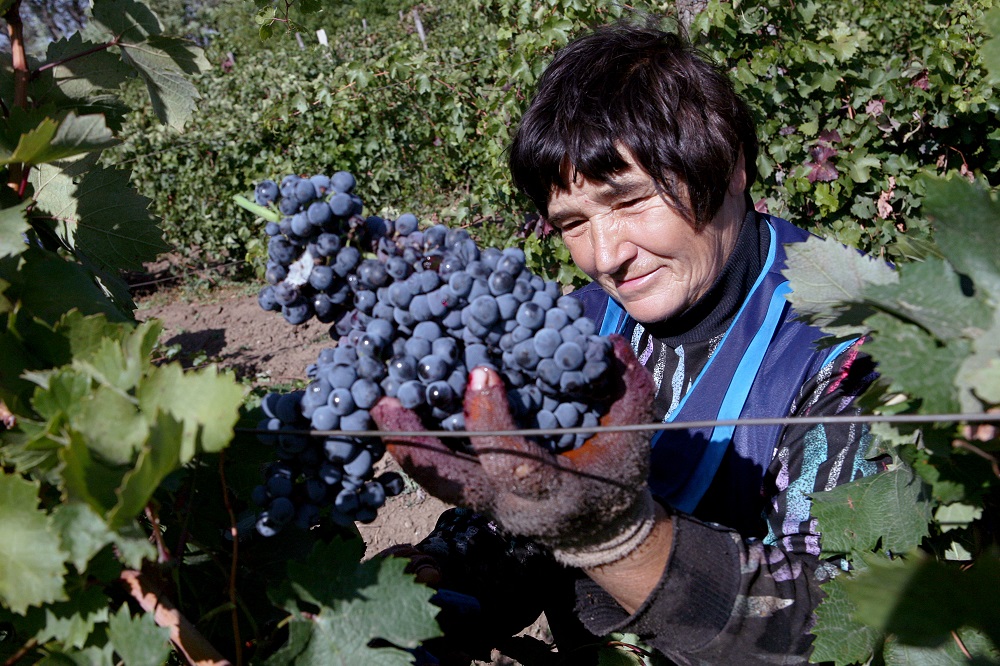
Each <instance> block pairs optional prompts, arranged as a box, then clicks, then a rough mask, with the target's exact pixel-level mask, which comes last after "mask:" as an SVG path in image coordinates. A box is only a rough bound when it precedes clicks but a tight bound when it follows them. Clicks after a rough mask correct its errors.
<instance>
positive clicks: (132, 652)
mask: <svg viewBox="0 0 1000 666" xmlns="http://www.w3.org/2000/svg"><path fill="white" fill-rule="evenodd" d="M108 640H109V641H110V642H111V645H112V646H114V649H115V652H116V653H117V654H118V656H119V657H121V658H122V662H124V664H125V666H159V665H160V664H163V663H164V662H166V660H167V657H168V656H169V655H170V652H171V647H170V629H168V628H167V627H159V626H157V624H156V621H155V620H154V619H153V616H152V615H150V614H149V613H143V614H141V615H137V616H136V617H132V615H131V613H129V609H128V604H123V605H122V607H121V608H119V609H118V612H117V613H114V614H113V615H112V616H111V617H110V619H109V620H108Z"/></svg>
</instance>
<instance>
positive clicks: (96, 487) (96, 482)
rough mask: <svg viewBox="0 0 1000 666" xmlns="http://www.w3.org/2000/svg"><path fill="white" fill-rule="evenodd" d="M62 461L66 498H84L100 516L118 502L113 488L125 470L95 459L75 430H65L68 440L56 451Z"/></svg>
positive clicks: (117, 484)
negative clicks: (65, 444) (67, 431)
mask: <svg viewBox="0 0 1000 666" xmlns="http://www.w3.org/2000/svg"><path fill="white" fill-rule="evenodd" d="M59 458H60V459H61V460H62V462H63V483H64V485H65V488H66V491H67V495H68V497H69V499H71V500H72V499H76V500H81V501H83V502H86V503H87V504H88V505H90V507H91V508H92V509H94V511H96V512H97V513H98V514H99V515H101V516H106V515H107V513H108V512H109V511H111V510H112V509H113V508H114V506H115V505H116V504H117V503H118V498H117V497H116V495H115V491H116V490H117V489H118V487H119V486H120V485H121V482H122V477H123V476H124V474H125V470H123V469H115V468H111V467H108V466H107V465H104V464H103V463H101V462H100V461H99V460H95V459H94V456H93V455H91V453H90V448H89V447H88V446H87V442H86V441H85V440H84V439H83V437H82V436H80V434H79V433H76V432H72V431H71V432H70V433H69V444H68V445H67V446H66V447H64V448H63V449H62V450H60V451H59Z"/></svg>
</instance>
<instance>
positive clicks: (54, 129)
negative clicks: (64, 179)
mask: <svg viewBox="0 0 1000 666" xmlns="http://www.w3.org/2000/svg"><path fill="white" fill-rule="evenodd" d="M117 142H118V140H117V139H115V138H114V135H112V133H111V130H110V129H109V128H108V126H107V123H106V122H105V120H104V116H103V115H98V114H90V115H82V116H78V115H77V114H76V113H74V112H72V111H71V112H70V113H68V114H66V116H65V117H64V118H63V119H62V120H54V119H52V118H45V119H44V120H42V122H41V123H40V124H39V125H38V127H36V128H35V129H33V130H32V131H30V132H28V133H27V134H22V135H21V139H20V141H19V142H18V144H17V148H15V149H14V152H13V153H12V154H10V155H8V156H5V157H4V158H3V159H0V164H9V163H11V162H24V163H25V164H41V163H43V162H55V161H57V160H61V159H65V158H67V157H72V156H74V155H79V154H81V153H87V152H90V151H92V150H103V149H104V148H108V147H109V146H113V145H114V144H116V143H117Z"/></svg>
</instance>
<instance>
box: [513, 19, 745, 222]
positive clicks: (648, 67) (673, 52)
mask: <svg viewBox="0 0 1000 666" xmlns="http://www.w3.org/2000/svg"><path fill="white" fill-rule="evenodd" d="M619 147H621V148H623V149H624V150H626V151H629V152H630V153H631V154H632V156H633V157H634V158H635V160H636V162H637V163H638V165H639V166H641V167H642V168H643V169H644V170H645V171H646V172H647V173H649V174H650V175H651V176H652V178H653V181H654V182H655V183H656V185H657V188H658V189H659V190H660V193H661V194H662V195H663V196H664V198H665V200H666V201H667V202H668V203H669V204H670V205H671V206H672V207H673V208H674V209H675V210H677V211H678V212H679V213H681V214H682V215H683V216H684V217H685V218H686V219H687V220H688V221H689V222H691V223H692V224H693V225H694V226H696V227H699V228H700V227H701V226H703V225H705V224H707V223H708V222H709V221H710V220H711V219H712V217H713V216H714V215H715V213H716V212H717V211H718V210H719V207H720V206H721V205H722V201H723V199H724V197H725V195H726V190H727V188H728V186H729V181H730V179H731V178H732V175H733V171H734V169H735V167H736V162H737V159H738V156H739V152H740V149H742V150H743V155H744V158H745V164H746V171H747V191H749V189H750V185H751V183H753V181H754V179H755V178H756V176H757V167H756V161H757V136H756V129H755V126H754V121H753V118H752V116H751V114H750V110H749V108H748V107H747V105H746V102H745V101H744V100H743V98H741V97H740V96H739V95H738V94H736V91H735V90H734V89H733V85H732V83H731V82H730V80H729V78H728V77H727V76H726V74H725V73H724V72H723V71H721V70H720V69H719V68H718V67H716V66H714V65H712V64H711V63H710V62H708V60H707V59H706V58H705V57H704V56H701V55H700V54H699V53H698V52H697V51H696V50H695V49H694V47H692V46H691V44H690V43H689V42H688V41H687V40H686V39H685V38H684V37H683V36H681V35H679V34H675V33H671V32H664V31H662V30H659V29H657V28H654V27H643V26H639V25H634V24H629V23H625V22H619V23H615V24H612V25H607V26H604V27H601V28H598V29H597V30H596V31H595V32H593V33H591V34H589V35H587V36H585V37H582V38H580V39H577V40H576V41H573V42H571V43H570V44H568V45H567V46H565V47H564V48H563V49H561V50H560V51H559V52H558V53H556V55H555V58H554V59H553V60H552V64H550V65H549V67H548V68H547V69H546V70H545V73H544V74H543V75H542V77H541V80H540V81H539V84H538V90H537V91H536V93H535V96H534V98H533V99H532V101H531V104H530V105H529V107H528V110H527V112H525V114H524V117H523V118H522V120H521V124H520V126H519V127H518V129H517V133H516V134H515V136H514V141H513V143H512V144H511V147H510V158H509V159H510V162H509V163H510V170H511V174H512V176H513V178H514V183H515V185H516V186H517V187H518V188H519V189H520V190H521V191H522V192H523V193H524V194H526V195H527V196H528V197H530V198H531V200H532V201H533V202H534V203H535V205H536V206H538V209H539V211H540V212H541V213H542V214H543V215H547V214H548V201H549V198H550V197H551V195H552V193H553V191H554V190H555V189H556V188H559V189H561V190H568V189H569V186H570V183H571V182H572V181H573V179H574V178H575V176H576V175H577V174H581V175H583V176H585V177H586V178H589V179H591V180H597V181H601V182H606V181H607V180H608V179H609V178H610V177H611V176H612V175H613V174H615V173H616V172H617V171H620V170H621V169H623V168H625V166H626V163H625V160H624V159H623V157H622V153H621V151H620V149H619ZM684 188H686V192H687V197H688V198H687V202H686V201H685V197H684V196H683V194H684V192H685V189H684Z"/></svg>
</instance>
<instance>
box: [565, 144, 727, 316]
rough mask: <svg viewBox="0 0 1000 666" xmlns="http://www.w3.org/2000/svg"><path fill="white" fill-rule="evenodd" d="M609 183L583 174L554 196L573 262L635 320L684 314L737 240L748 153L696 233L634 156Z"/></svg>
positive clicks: (628, 159)
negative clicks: (720, 201) (709, 218)
mask: <svg viewBox="0 0 1000 666" xmlns="http://www.w3.org/2000/svg"><path fill="white" fill-rule="evenodd" d="M623 157H624V158H625V160H626V162H627V164H628V166H627V167H626V168H625V169H623V170H621V171H619V172H618V173H616V174H614V176H613V177H612V178H611V179H609V180H608V182H606V183H602V182H600V181H593V180H589V179H587V178H584V177H582V176H580V175H578V176H577V178H576V179H575V180H574V181H573V182H572V183H571V184H570V188H569V191H562V190H556V191H555V193H554V194H553V196H552V198H551V199H550V200H549V217H548V221H549V223H550V224H552V226H553V227H555V228H556V229H558V230H559V231H560V233H561V234H562V239H563V242H565V243H566V247H567V248H569V251H570V254H571V255H572V257H573V261H574V262H575V263H576V265H577V266H579V267H580V269H581V270H582V271H583V272H584V273H586V274H587V275H588V276H590V278H591V279H593V280H594V281H596V282H597V283H598V284H600V285H601V286H602V287H603V288H604V290H605V291H607V292H608V293H609V294H610V295H611V297H612V298H614V299H615V300H617V301H618V302H619V303H621V305H622V307H624V308H625V310H626V311H627V312H628V313H629V314H630V315H631V316H632V317H633V318H634V319H635V320H637V321H639V322H641V323H644V324H650V323H655V322H659V321H663V320H665V319H669V318H671V317H673V316H675V315H678V314H680V313H682V312H683V311H684V310H686V309H687V308H689V307H690V306H691V305H693V304H694V303H695V302H696V301H697V300H698V299H699V298H701V297H702V296H703V295H704V294H705V292H707V291H708V289H709V288H710V287H711V286H712V284H713V283H714V282H715V279H716V278H717V277H718V276H719V273H720V272H721V271H722V267H723V266H724V265H725V263H726V260H727V259H728V258H729V255H730V254H731V253H732V251H733V248H734V247H735V245H736V238H737V236H738V235H739V229H740V224H741V223H742V221H743V216H744V214H745V210H744V208H745V205H744V199H743V189H744V186H745V183H746V175H745V172H744V170H743V162H742V158H741V159H740V161H739V163H738V164H737V168H736V173H734V175H733V178H732V180H731V181H730V186H729V191H728V192H727V195H726V198H725V200H724V202H723V204H722V207H721V208H720V209H719V211H718V213H716V215H715V217H714V218H713V219H712V221H711V222H710V223H708V224H706V225H704V227H703V228H701V229H700V230H696V229H695V228H694V227H693V226H692V225H691V224H690V223H688V222H687V220H685V219H684V218H683V217H682V216H681V215H679V214H678V213H677V211H675V210H674V209H673V208H671V207H670V206H669V205H668V204H667V202H666V201H665V200H664V199H663V197H662V196H660V194H659V193H658V192H657V190H656V186H655V184H654V183H653V179H652V178H651V177H650V175H649V174H648V173H646V172H645V171H643V170H642V168H641V167H639V166H638V165H637V164H636V163H635V160H634V159H633V158H632V157H631V156H630V155H628V154H625V155H623Z"/></svg>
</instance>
